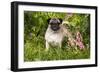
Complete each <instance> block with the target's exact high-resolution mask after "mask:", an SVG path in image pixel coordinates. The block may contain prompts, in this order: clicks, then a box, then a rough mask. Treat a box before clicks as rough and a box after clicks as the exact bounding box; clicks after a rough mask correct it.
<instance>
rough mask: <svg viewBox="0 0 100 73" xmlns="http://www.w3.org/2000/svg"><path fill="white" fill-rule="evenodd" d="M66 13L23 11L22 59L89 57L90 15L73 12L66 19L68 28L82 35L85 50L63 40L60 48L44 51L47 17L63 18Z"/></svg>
mask: <svg viewBox="0 0 100 73" xmlns="http://www.w3.org/2000/svg"><path fill="white" fill-rule="evenodd" d="M66 15H67V13H57V12H31V11H24V60H25V61H40V60H65V59H86V58H89V57H90V22H89V21H90V15H89V14H73V16H72V17H70V18H69V19H68V21H69V22H70V24H69V25H68V26H69V29H70V30H71V32H72V33H73V36H75V32H76V31H77V30H78V31H80V32H81V34H82V37H83V43H84V45H85V50H83V51H81V50H79V48H78V47H74V48H73V47H71V46H68V44H67V43H66V41H65V42H63V47H62V48H50V49H49V51H47V52H46V51H45V39H44V35H45V32H46V29H47V27H48V23H47V19H48V18H62V19H63V20H65V17H66Z"/></svg>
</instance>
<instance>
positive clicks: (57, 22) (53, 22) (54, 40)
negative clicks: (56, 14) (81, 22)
mask: <svg viewBox="0 0 100 73" xmlns="http://www.w3.org/2000/svg"><path fill="white" fill-rule="evenodd" d="M47 22H48V24H49V25H48V28H47V30H46V33H45V40H46V50H48V49H49V48H50V45H52V46H57V47H59V48H61V47H62V41H63V39H64V37H65V33H64V27H63V25H62V22H63V20H62V19H61V18H49V19H48V20H47Z"/></svg>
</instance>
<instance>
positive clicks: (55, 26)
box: [47, 18, 62, 31]
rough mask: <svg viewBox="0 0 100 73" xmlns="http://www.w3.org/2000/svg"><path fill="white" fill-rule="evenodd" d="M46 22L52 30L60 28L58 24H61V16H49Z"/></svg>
mask: <svg viewBox="0 0 100 73" xmlns="http://www.w3.org/2000/svg"><path fill="white" fill-rule="evenodd" d="M47 22H48V24H49V26H50V28H51V29H52V30H53V31H57V30H59V29H60V24H62V19H61V18H49V19H48V20H47Z"/></svg>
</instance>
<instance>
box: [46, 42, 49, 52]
mask: <svg viewBox="0 0 100 73" xmlns="http://www.w3.org/2000/svg"><path fill="white" fill-rule="evenodd" d="M48 49H49V43H48V42H47V41H46V51H48Z"/></svg>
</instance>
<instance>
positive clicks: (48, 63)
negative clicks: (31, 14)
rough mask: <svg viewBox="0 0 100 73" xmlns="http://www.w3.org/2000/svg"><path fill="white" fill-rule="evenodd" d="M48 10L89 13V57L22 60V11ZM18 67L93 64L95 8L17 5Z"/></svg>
mask: <svg viewBox="0 0 100 73" xmlns="http://www.w3.org/2000/svg"><path fill="white" fill-rule="evenodd" d="M25 10H26V11H48V12H68V13H88V14H90V16H91V18H90V23H91V25H90V27H91V29H90V30H91V34H90V36H91V38H90V40H91V44H90V45H91V51H90V59H81V60H61V61H40V62H24V11H25ZM18 21H19V22H18V28H19V29H18V35H19V36H18V38H19V39H18V41H19V42H18V45H19V46H18V68H36V67H50V66H64V65H66V66H71V65H86V64H95V36H94V35H95V10H93V9H81V8H60V7H46V6H27V5H19V6H18Z"/></svg>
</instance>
